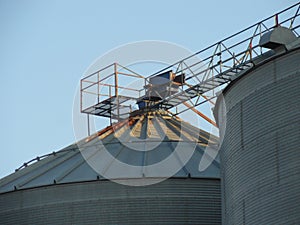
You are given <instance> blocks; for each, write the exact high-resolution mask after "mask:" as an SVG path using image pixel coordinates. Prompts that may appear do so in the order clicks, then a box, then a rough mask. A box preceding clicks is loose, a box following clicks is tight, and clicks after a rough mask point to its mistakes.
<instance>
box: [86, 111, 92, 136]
mask: <svg viewBox="0 0 300 225" xmlns="http://www.w3.org/2000/svg"><path fill="white" fill-rule="evenodd" d="M86 115H87V128H88V136H91V131H90V114H86Z"/></svg>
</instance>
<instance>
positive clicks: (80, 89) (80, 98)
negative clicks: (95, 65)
mask: <svg viewBox="0 0 300 225" xmlns="http://www.w3.org/2000/svg"><path fill="white" fill-rule="evenodd" d="M80 112H82V80H80Z"/></svg>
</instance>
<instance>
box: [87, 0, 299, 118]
mask: <svg viewBox="0 0 300 225" xmlns="http://www.w3.org/2000/svg"><path fill="white" fill-rule="evenodd" d="M299 11H300V2H299V3H297V4H294V5H292V6H290V7H288V8H286V9H284V10H282V11H280V12H278V13H276V14H275V15H272V16H270V17H268V18H266V19H264V20H262V21H260V22H258V23H256V24H254V25H252V26H250V27H248V28H246V29H244V30H242V31H240V32H238V33H236V34H233V35H231V36H229V37H227V38H225V39H223V40H221V41H219V42H217V43H215V44H213V45H211V46H209V47H207V48H204V49H203V50H200V51H198V52H196V53H195V54H193V55H191V56H189V57H187V58H185V59H182V60H180V61H179V62H177V63H175V64H173V65H170V66H168V67H166V68H164V69H162V70H160V71H158V72H156V73H154V74H152V75H151V76H149V77H147V78H145V77H143V76H141V75H139V74H137V73H135V72H134V71H132V70H130V69H128V68H126V67H123V66H121V65H119V64H117V63H114V64H111V65H109V66H107V67H105V68H103V69H101V70H99V71H97V72H95V73H93V74H91V75H89V76H87V77H85V78H83V79H82V80H81V111H82V112H85V113H90V114H94V115H100V116H109V114H111V112H112V108H114V107H115V108H117V107H121V106H124V104H123V105H120V104H119V101H113V102H112V101H106V104H110V105H113V106H112V108H109V109H108V108H107V109H106V110H104V111H103V110H102V111H99V110H98V111H96V110H91V109H93V108H94V109H96V108H97V104H98V106H99V103H101V102H102V103H103V104H105V99H104V98H102V97H106V98H108V99H112V98H113V97H116V96H119V89H123V90H128V91H133V92H136V93H137V94H136V95H134V96H129V95H128V96H124V95H123V97H124V99H123V100H124V101H123V103H125V102H126V101H125V99H127V100H130V99H131V100H136V99H137V98H136V96H138V97H141V96H142V94H143V93H145V90H144V89H145V86H146V85H147V84H149V80H150V78H152V77H154V76H156V75H158V74H161V73H163V72H166V71H168V70H173V71H174V73H175V75H182V74H184V75H185V83H184V84H183V85H181V86H180V88H179V91H178V92H177V93H175V94H172V95H170V96H167V97H166V98H164V99H161V100H160V101H158V102H157V103H155V104H154V105H153V107H160V108H164V109H167V110H170V109H172V108H174V107H177V106H179V105H180V106H181V109H180V110H178V109H177V110H176V113H175V115H178V114H180V113H182V112H184V111H186V110H188V109H190V108H193V107H197V106H199V105H201V104H203V103H205V102H208V101H210V102H212V100H213V99H214V98H215V97H216V91H218V90H220V89H222V88H224V86H225V85H226V84H228V83H229V82H230V81H231V80H232V77H234V76H235V75H236V74H238V73H239V72H241V71H244V70H246V69H250V68H252V67H253V65H254V64H253V59H254V58H257V57H259V56H261V55H263V54H264V53H265V52H266V51H269V50H268V49H265V48H263V47H261V46H260V45H259V41H260V38H261V37H262V35H264V34H265V33H267V32H269V31H271V30H273V29H274V28H275V27H278V26H283V27H287V28H289V29H291V30H292V32H293V33H294V34H295V35H296V36H297V37H299V33H300V21H299V19H300V17H299V15H300V12H299ZM118 67H120V68H121V69H122V70H123V71H119V70H118ZM110 68H113V71H112V72H111V73H109V74H108V75H105V76H102V75H101V74H102V73H104V72H105V71H107V70H109V69H110ZM119 75H124V76H131V77H134V78H139V79H144V82H142V85H141V86H140V87H135V88H130V89H131V90H129V88H128V87H125V86H120V85H119V84H118V76H119ZM112 78H113V79H112ZM110 79H112V80H114V82H112V83H109V80H110ZM105 88H106V89H105ZM101 90H106V93H101ZM85 94H90V95H96V96H97V100H96V104H95V102H92V104H91V105H90V106H89V110H85V108H84V107H83V103H82V101H83V99H84V95H85ZM184 102H188V104H181V103H184ZM187 105H190V107H187Z"/></svg>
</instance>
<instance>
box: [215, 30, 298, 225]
mask: <svg viewBox="0 0 300 225" xmlns="http://www.w3.org/2000/svg"><path fill="white" fill-rule="evenodd" d="M287 30H288V29H286V28H281V27H278V28H275V29H274V31H272V32H273V33H271V32H270V33H268V34H267V35H265V36H264V37H263V38H262V39H261V44H262V45H263V46H267V47H269V48H273V50H271V51H270V52H268V53H267V54H265V55H263V56H261V57H260V58H259V59H256V62H254V63H255V66H254V67H253V68H252V69H251V70H248V71H245V72H243V73H241V74H240V75H239V77H238V78H237V79H235V80H234V81H233V82H232V83H231V84H230V85H229V86H227V88H226V89H225V90H224V91H223V97H224V98H223V100H222V98H221V97H220V98H219V99H218V107H217V108H216V111H215V112H217V117H218V119H219V124H220V125H221V129H222V132H223V133H225V136H224V142H223V144H222V147H221V150H220V156H221V180H222V185H221V186H222V198H223V199H222V202H223V205H222V211H223V224H228V225H232V224H299V223H300V204H299V200H300V151H299V146H300V101H299V99H300V48H299V46H300V45H299V43H300V40H299V38H298V39H297V40H296V38H295V37H292V36H291V35H290V34H291V31H287ZM286 31H287V32H289V33H288V34H286V33H285V32H286ZM281 32H283V33H281ZM277 33H281V35H279V36H276V35H277ZM282 34H284V35H282ZM285 34H286V36H288V37H290V38H289V39H285V40H288V42H289V43H285V41H283V42H281V41H282V39H284V36H285ZM277 39H278V40H277ZM254 61H255V60H254ZM224 113H225V114H226V123H225V121H224ZM225 125H226V126H225Z"/></svg>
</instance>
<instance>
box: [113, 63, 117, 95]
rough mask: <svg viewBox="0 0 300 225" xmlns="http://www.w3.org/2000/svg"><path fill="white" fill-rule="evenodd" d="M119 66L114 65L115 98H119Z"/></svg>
mask: <svg viewBox="0 0 300 225" xmlns="http://www.w3.org/2000/svg"><path fill="white" fill-rule="evenodd" d="M117 66H118V64H117V63H114V71H115V96H118V71H117V70H118V68H117Z"/></svg>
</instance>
